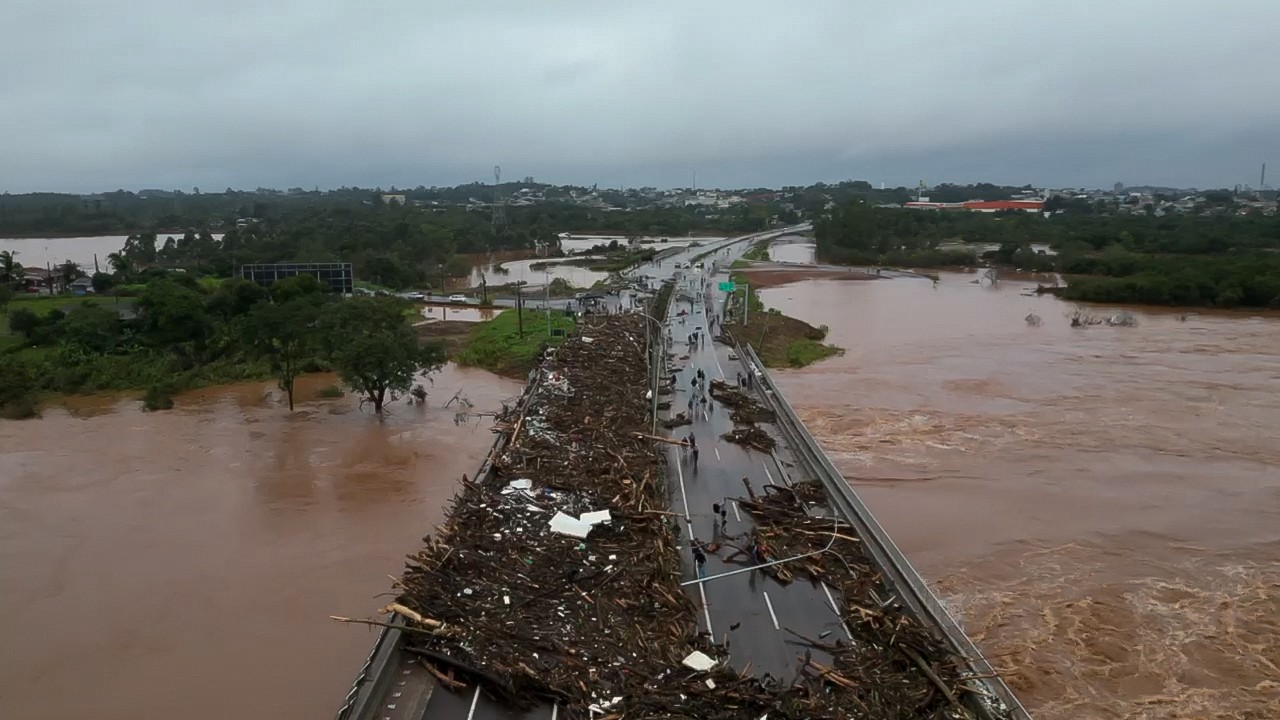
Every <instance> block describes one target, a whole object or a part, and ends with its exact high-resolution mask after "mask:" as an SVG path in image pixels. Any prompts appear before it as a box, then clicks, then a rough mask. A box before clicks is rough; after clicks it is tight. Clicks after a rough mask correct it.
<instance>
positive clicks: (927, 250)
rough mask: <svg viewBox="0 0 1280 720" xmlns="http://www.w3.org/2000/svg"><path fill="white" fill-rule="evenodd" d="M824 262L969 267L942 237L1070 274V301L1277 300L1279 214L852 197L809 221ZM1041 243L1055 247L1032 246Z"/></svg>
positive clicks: (1012, 261) (971, 258) (1005, 259)
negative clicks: (979, 208)
mask: <svg viewBox="0 0 1280 720" xmlns="http://www.w3.org/2000/svg"><path fill="white" fill-rule="evenodd" d="M815 229H816V235H817V245H818V255H819V257H821V258H822V259H823V260H824V261H826V262H838V263H849V264H883V265H898V266H904V267H929V266H946V265H956V264H960V265H974V264H977V263H978V259H977V257H976V256H975V254H974V253H972V252H968V251H964V250H947V249H943V248H941V247H940V246H941V245H942V244H943V242H944V241H946V242H964V243H991V244H998V245H999V249H998V250H995V251H993V252H990V253H987V254H985V255H984V258H985V259H986V260H988V261H990V262H994V263H998V264H1005V265H1012V266H1015V267H1018V268H1022V269H1026V270H1035V271H1040V272H1052V271H1056V272H1060V273H1063V274H1066V275H1067V276H1068V278H1069V282H1068V287H1067V288H1066V289H1065V290H1064V291H1063V293H1062V294H1063V296H1064V297H1067V298H1069V299H1073V300H1086V301H1097V302H1134V303H1147V304H1157V305H1212V306H1217V307H1236V306H1240V307H1271V308H1280V253H1277V251H1278V250H1280V218H1277V217H1267V216H1261V215H1256V214H1255V215H1245V216H1237V215H1209V216H1203V215H1170V216H1165V217H1156V216H1154V215H1147V214H1132V215H1125V216H1121V215H1096V214H1090V213H1083V212H1082V213H1071V212H1064V213H1063V214H1061V215H1054V216H1052V217H1049V218H1045V217H1043V216H1041V215H1039V214H1029V213H1021V212H1014V213H996V214H983V213H966V212H927V211H917V210H899V209H892V208H879V207H874V206H871V205H870V204H868V203H866V202H864V201H862V200H859V199H853V200H849V201H847V202H845V203H843V204H841V205H839V206H837V207H836V208H834V209H833V210H832V211H831V213H830V214H828V215H827V216H825V217H823V218H822V219H820V220H819V221H818V222H817V224H816V227H815ZM1033 242H1036V243H1047V244H1049V245H1050V246H1051V247H1052V248H1053V249H1055V250H1056V251H1057V255H1047V254H1042V253H1038V252H1035V251H1033V250H1032V249H1031V244H1032V243H1033Z"/></svg>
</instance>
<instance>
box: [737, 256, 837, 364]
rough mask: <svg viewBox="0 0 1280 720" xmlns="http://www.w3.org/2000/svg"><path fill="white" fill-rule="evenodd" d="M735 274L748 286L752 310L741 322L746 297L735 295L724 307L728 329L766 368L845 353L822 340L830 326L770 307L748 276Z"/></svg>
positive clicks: (811, 362)
mask: <svg viewBox="0 0 1280 720" xmlns="http://www.w3.org/2000/svg"><path fill="white" fill-rule="evenodd" d="M732 277H733V280H734V282H735V283H737V284H738V285H739V286H743V285H745V286H746V288H747V289H746V296H747V300H746V301H747V303H748V305H747V307H748V310H749V311H748V312H747V313H746V316H747V318H746V320H747V321H746V323H743V322H741V319H742V315H743V313H742V307H741V302H742V300H741V299H740V296H739V295H734V296H732V297H733V300H732V301H731V302H729V303H728V304H727V306H726V308H725V310H724V314H723V317H724V318H725V323H724V328H725V330H727V331H728V332H729V334H730V335H732V336H733V337H734V338H735V339H736V340H737V341H738V342H739V343H750V344H751V346H752V347H754V348H755V349H756V354H757V355H759V356H760V360H761V361H762V362H763V363H764V364H765V366H766V367H770V368H784V367H787V368H801V367H805V366H808V365H812V364H813V363H816V362H818V361H819V360H822V359H824V358H829V357H832V356H835V355H841V354H843V353H844V350H843V349H842V348H839V347H836V346H835V345H828V344H824V343H823V342H822V341H823V340H825V339H826V337H827V328H826V326H822V327H814V326H813V325H810V324H809V323H807V322H805V321H803V320H800V319H798V318H795V317H792V316H790V315H785V314H783V313H782V312H781V311H779V310H776V309H766V308H765V305H764V303H763V302H762V301H761V300H760V297H759V295H758V294H757V293H756V288H755V287H752V286H750V284H749V281H748V280H747V278H746V277H744V276H742V275H740V274H737V273H735V274H734V275H733V276H732ZM734 320H737V322H735V321H734Z"/></svg>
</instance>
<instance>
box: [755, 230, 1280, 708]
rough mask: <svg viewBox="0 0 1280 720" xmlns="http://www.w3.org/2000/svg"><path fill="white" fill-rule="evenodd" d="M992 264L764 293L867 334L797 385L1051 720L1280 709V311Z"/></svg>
mask: <svg viewBox="0 0 1280 720" xmlns="http://www.w3.org/2000/svg"><path fill="white" fill-rule="evenodd" d="M791 247H798V246H791ZM974 277H975V276H973V275H963V274H958V273H944V274H943V276H942V280H941V282H940V283H939V285H938V286H937V288H936V289H935V288H933V287H932V286H931V283H930V282H928V281H925V280H914V279H896V280H881V281H869V282H833V281H805V282H801V283H796V284H792V285H786V286H782V287H778V288H773V289H769V290H765V291H763V292H762V296H763V299H764V301H765V303H766V304H767V305H770V306H773V307H777V308H780V309H782V310H783V311H784V312H787V313H790V314H793V315H796V316H798V317H801V318H803V319H805V320H808V321H810V322H812V323H815V324H825V325H828V326H829V327H830V335H829V338H828V339H829V341H830V342H833V343H835V344H837V345H840V346H842V347H844V348H847V350H848V351H847V352H846V354H845V355H844V356H843V357H837V358H833V359H830V360H827V361H824V362H822V363H819V364H818V365H816V366H812V367H809V368H805V369H802V370H795V371H785V372H782V373H779V376H780V384H781V385H782V387H783V388H784V389H785V390H786V391H787V395H788V398H789V399H790V400H791V402H792V403H793V404H794V405H796V406H797V408H798V410H799V412H800V413H801V415H802V416H803V417H804V419H805V422H806V423H807V424H808V425H809V427H810V428H811V429H812V430H813V431H814V432H815V434H816V435H817V436H818V437H819V440H820V441H821V442H822V444H823V445H824V446H825V447H826V448H827V449H828V451H829V452H830V453H831V455H832V457H833V460H834V462H835V463H836V464H837V466H838V467H839V468H840V469H841V471H842V472H843V473H844V474H845V475H846V477H848V478H849V479H850V481H851V482H852V483H853V484H854V485H855V487H856V488H857V489H858V491H859V493H860V494H862V495H863V497H864V498H865V499H866V501H867V503H868V504H869V505H870V507H871V508H872V510H873V511H874V512H875V513H876V515H877V517H878V519H879V520H880V521H881V522H882V524H884V525H885V527H886V529H887V530H888V531H889V533H890V534H891V535H892V536H893V537H894V539H895V540H896V541H897V543H898V544H899V545H900V546H901V547H902V549H903V551H904V552H905V553H906V554H907V555H908V556H909V557H910V558H911V559H912V561H913V563H914V564H916V566H917V568H918V569H919V570H920V571H921V573H922V574H923V575H924V576H925V577H926V578H929V579H930V580H931V581H932V582H933V583H934V585H935V586H936V587H937V589H938V590H939V592H940V594H941V595H943V596H944V597H945V598H946V599H947V600H948V602H950V603H951V604H952V605H953V606H954V607H955V608H956V610H957V611H958V614H959V616H961V617H962V620H963V624H964V625H965V627H966V629H967V630H968V631H969V632H970V634H971V635H972V636H973V637H974V639H975V640H977V641H978V643H979V645H980V646H982V647H983V648H984V650H985V651H986V652H987V653H989V655H990V656H991V658H992V661H993V663H994V664H995V665H997V666H998V667H1000V668H1003V669H1004V670H1005V672H1006V674H1007V678H1008V680H1009V682H1010V684H1011V685H1012V686H1013V687H1014V688H1015V689H1016V690H1017V691H1018V692H1019V695H1020V697H1021V698H1022V699H1023V701H1024V702H1025V703H1026V704H1027V705H1028V707H1029V709H1030V710H1031V711H1032V712H1033V714H1034V715H1035V716H1036V717H1037V718H1039V719H1041V720H1057V719H1063V720H1065V719H1066V718H1104V719H1105V718H1250V719H1255V720H1263V719H1264V718H1266V719H1272V718H1278V717H1280V441H1278V440H1277V431H1276V428H1277V427H1280V392H1278V391H1280V317H1277V316H1276V315H1275V314H1274V313H1272V314H1269V315H1267V316H1265V317H1264V316H1253V315H1250V314H1248V313H1230V314H1227V313H1201V314H1191V315H1190V316H1188V317H1187V318H1186V319H1185V321H1184V320H1181V319H1180V318H1179V315H1178V314H1177V313H1173V312H1167V311H1161V310H1151V309H1142V308H1130V309H1131V310H1132V311H1133V312H1135V313H1136V315H1137V318H1138V326H1137V327H1106V326H1095V327H1089V328H1084V329H1080V328H1075V329H1073V328H1071V327H1070V324H1069V321H1068V320H1067V318H1066V317H1065V315H1066V313H1067V312H1068V311H1069V310H1070V309H1071V307H1072V306H1071V305H1069V304H1067V303H1063V302H1061V301H1059V300H1056V299H1053V298H1051V297H1047V296H1046V297H1040V298H1036V297H1024V296H1023V295H1022V294H1021V293H1022V292H1023V291H1024V290H1025V289H1026V288H1027V287H1029V286H1031V284H1032V283H1028V282H1018V281H1002V282H1001V283H1000V285H999V287H998V288H994V289H993V288H988V287H981V286H978V285H975V284H972V283H971V280H973V279H974ZM1033 311H1034V312H1035V313H1036V314H1038V315H1039V316H1040V317H1041V318H1042V319H1043V324H1042V325H1041V326H1039V327H1032V326H1029V325H1028V323H1027V322H1025V321H1024V316H1026V315H1027V314H1028V313H1029V312H1033ZM1108 312H1112V311H1108Z"/></svg>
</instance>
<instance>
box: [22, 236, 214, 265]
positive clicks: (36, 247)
mask: <svg viewBox="0 0 1280 720" xmlns="http://www.w3.org/2000/svg"><path fill="white" fill-rule="evenodd" d="M168 237H174V238H175V239H178V240H181V239H182V233H176V234H175V233H157V234H156V242H157V245H164V241H165V239H166V238H168ZM213 237H215V238H221V237H222V233H214V234H213ZM128 239H129V236H128V235H94V236H90V237H58V238H0V250H10V251H13V252H14V253H16V254H17V258H15V259H16V260H17V261H18V262H19V263H21V264H22V266H23V267H38V268H43V267H44V266H45V265H46V263H47V264H48V265H58V264H60V263H63V262H65V261H67V260H70V261H72V262H74V263H75V264H77V265H79V266H80V267H81V268H82V269H84V270H85V271H86V272H90V273H91V272H93V256H94V255H97V256H98V266H99V267H101V268H102V270H103V271H104V272H108V271H110V267H109V265H108V263H107V255H109V254H111V253H113V252H120V248H122V247H124V241H125V240H128Z"/></svg>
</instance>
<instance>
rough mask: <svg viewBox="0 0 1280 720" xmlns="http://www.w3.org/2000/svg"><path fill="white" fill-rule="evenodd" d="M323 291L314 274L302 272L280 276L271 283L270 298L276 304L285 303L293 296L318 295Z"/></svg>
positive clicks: (293, 297) (323, 288)
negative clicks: (291, 275)
mask: <svg viewBox="0 0 1280 720" xmlns="http://www.w3.org/2000/svg"><path fill="white" fill-rule="evenodd" d="M324 291H325V286H324V285H321V284H320V281H319V280H317V279H316V276H315V275H308V274H306V273H303V274H301V275H294V276H293V277H287V278H282V279H280V280H277V281H275V282H273V283H271V299H272V300H273V301H275V302H276V303H278V304H283V303H287V302H289V301H290V300H293V299H295V298H300V297H305V296H307V295H318V294H320V293H323V292H324Z"/></svg>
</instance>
